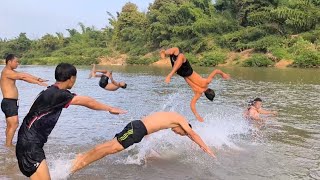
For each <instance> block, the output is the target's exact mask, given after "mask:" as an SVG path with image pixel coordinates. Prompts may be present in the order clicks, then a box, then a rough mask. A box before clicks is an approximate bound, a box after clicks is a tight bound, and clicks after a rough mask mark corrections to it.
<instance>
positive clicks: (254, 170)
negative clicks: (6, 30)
mask: <svg viewBox="0 0 320 180" xmlns="http://www.w3.org/2000/svg"><path fill="white" fill-rule="evenodd" d="M99 67H101V68H107V69H111V70H113V71H114V78H115V80H125V81H126V83H127V84H128V88H127V89H125V90H123V89H120V90H118V91H116V92H108V91H105V90H103V89H101V88H100V87H99V86H98V79H87V77H88V74H89V67H78V79H77V82H76V85H75V87H74V88H73V89H72V92H75V93H76V94H78V95H88V96H91V97H94V98H96V99H97V100H99V101H101V102H104V103H106V104H110V105H113V106H118V107H121V108H123V109H126V110H128V114H126V115H120V116H115V115H110V114H108V113H105V112H97V111H92V110H89V109H86V108H84V107H75V106H73V107H72V106H71V107H69V108H68V109H65V110H63V113H62V115H61V117H60V119H59V121H58V123H57V125H56V127H55V129H54V130H53V131H52V133H51V135H50V137H49V140H48V143H47V144H46V145H45V148H44V150H45V152H46V157H47V161H48V163H49V169H50V171H51V175H52V178H53V179H66V178H68V179H95V180H98V179H215V180H219V179H230V180H233V179H254V180H256V179H262V180H263V179H266V180H270V179H320V167H319V166H320V125H319V117H320V111H319V107H320V106H319V105H320V99H319V95H320V78H319V77H320V70H318V69H281V70H280V69H271V68H268V69H267V68H266V69H264V68H257V69H255V68H227V69H224V70H225V71H226V72H228V73H230V74H231V76H232V79H231V80H229V81H224V80H222V79H221V78H215V79H214V81H213V83H212V84H211V85H210V87H211V88H212V89H215V91H216V94H217V96H216V98H215V100H214V101H213V102H210V101H208V100H207V99H206V98H205V97H202V98H201V99H200V100H199V102H198V104H197V109H198V111H199V113H200V114H201V115H202V116H203V117H204V118H205V122H204V123H199V122H197V121H196V120H195V118H194V116H193V114H192V112H191V110H190V108H189V103H190V100H191V98H192V96H193V94H192V91H191V90H190V89H189V88H188V86H187V85H186V83H185V82H184V80H183V79H182V78H180V77H178V76H174V77H173V78H172V81H171V84H169V85H167V84H165V83H164V79H165V76H166V74H167V73H168V72H169V71H170V69H167V68H156V67H149V66H127V67H102V66H99ZM18 70H19V71H24V72H28V73H31V74H34V75H37V76H40V77H42V78H46V79H49V80H50V83H51V84H52V83H54V67H44V66H21V67H20V68H19V69H18ZM212 70H213V68H196V71H197V72H199V73H200V74H201V75H202V76H207V75H208V74H209V73H210V72H211V71H212ZM17 86H18V88H19V92H20V109H19V118H20V122H21V121H22V119H23V117H24V116H25V115H26V113H27V112H28V110H29V108H30V106H31V104H32V102H33V100H34V98H35V97H36V95H37V94H38V93H39V92H40V91H41V90H42V89H43V88H42V87H39V86H37V85H31V84H28V83H25V82H17ZM255 97H260V98H262V99H263V100H264V107H265V108H266V109H273V110H278V112H279V116H278V117H275V118H273V117H270V118H268V120H267V122H266V126H265V127H264V128H263V129H262V130H261V131H259V132H258V133H255V134H254V135H252V132H253V130H254V128H253V127H252V126H251V125H250V124H248V122H247V121H245V120H244V119H243V118H242V112H243V110H244V108H245V107H246V104H247V102H248V100H250V99H253V98H255ZM155 111H176V112H179V113H181V114H183V115H185V116H186V117H187V118H188V119H189V121H190V122H191V124H192V125H193V127H194V130H195V131H196V132H198V133H199V134H200V136H201V137H203V139H204V141H205V142H207V144H208V145H209V146H210V147H211V148H212V149H213V150H214V151H215V152H216V154H217V159H212V158H210V157H209V156H208V155H206V154H205V153H203V152H202V151H201V150H200V149H199V148H198V147H197V146H195V145H193V143H192V142H191V141H190V140H189V139H188V138H186V137H180V136H176V135H175V134H174V133H173V132H171V131H170V130H164V131H161V132H159V133H156V134H153V135H151V136H150V137H148V138H145V139H144V140H142V142H141V143H140V144H137V145H134V146H132V147H131V148H129V149H128V150H125V151H123V152H121V153H119V154H115V155H110V156H108V157H105V158H103V159H102V160H100V161H98V162H95V163H94V164H92V165H91V166H89V167H87V168H86V169H84V170H82V171H79V172H78V173H76V174H74V175H72V176H67V175H68V173H67V169H68V168H69V167H70V164H71V160H72V159H73V158H74V156H75V155H76V154H77V153H80V152H84V151H87V150H89V149H90V148H92V147H94V145H96V144H99V143H103V142H105V141H106V140H109V139H111V138H113V136H114V134H116V133H118V132H119V131H121V130H122V129H123V127H124V126H125V125H126V124H127V123H128V122H130V121H131V120H135V119H140V118H141V117H143V116H145V115H148V114H150V113H151V112H155ZM4 132H5V118H4V114H2V113H1V115H0V144H1V145H0V179H26V178H25V177H24V176H22V175H21V173H20V171H19V170H18V166H17V162H16V159H15V155H14V152H13V151H12V150H8V149H6V148H4V147H3V145H2V144H4ZM15 142H16V139H15ZM152 150H156V151H157V152H158V153H159V154H160V155H161V158H154V157H153V158H151V159H150V158H146V156H153V155H152V153H151V155H150V152H151V151H152Z"/></svg>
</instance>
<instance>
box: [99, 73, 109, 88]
mask: <svg viewBox="0 0 320 180" xmlns="http://www.w3.org/2000/svg"><path fill="white" fill-rule="evenodd" d="M108 81H109V77H108V76H106V75H102V76H101V78H100V81H99V86H100V87H102V88H103V89H104V88H105V87H106V86H107V85H108Z"/></svg>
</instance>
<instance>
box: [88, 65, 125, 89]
mask: <svg viewBox="0 0 320 180" xmlns="http://www.w3.org/2000/svg"><path fill="white" fill-rule="evenodd" d="M97 73H100V74H97ZM92 77H100V81H99V86H100V87H101V88H103V89H105V90H108V91H116V90H118V89H119V88H123V89H125V88H127V84H126V83H124V82H117V81H115V80H114V79H113V77H112V72H111V71H107V70H96V65H95V64H93V67H92V70H91V72H90V75H89V78H92ZM109 79H110V80H111V83H109Z"/></svg>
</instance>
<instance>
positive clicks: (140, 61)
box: [126, 56, 159, 65]
mask: <svg viewBox="0 0 320 180" xmlns="http://www.w3.org/2000/svg"><path fill="white" fill-rule="evenodd" d="M158 59H159V58H158V57H155V56H151V57H140V56H131V57H129V58H128V59H127V61H126V62H127V64H137V65H149V64H151V63H154V62H156V61H157V60H158Z"/></svg>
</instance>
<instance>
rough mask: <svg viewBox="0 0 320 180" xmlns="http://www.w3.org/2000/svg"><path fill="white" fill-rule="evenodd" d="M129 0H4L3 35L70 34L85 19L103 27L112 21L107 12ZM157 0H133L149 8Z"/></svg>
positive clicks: (0, 5) (0, 29)
mask: <svg viewBox="0 0 320 180" xmlns="http://www.w3.org/2000/svg"><path fill="white" fill-rule="evenodd" d="M128 1H129V0H113V1H112V0H1V3H0V38H2V39H4V38H7V39H12V38H14V37H17V36H18V35H19V33H20V32H25V33H27V36H28V37H29V38H32V39H35V38H40V37H41V36H43V35H45V34H47V33H49V34H54V33H56V32H62V33H64V34H67V33H66V29H71V28H77V29H78V23H79V22H82V23H84V24H85V25H86V26H95V27H96V28H97V29H101V28H103V27H105V26H106V25H107V24H108V15H107V13H106V11H109V12H111V13H112V14H114V15H115V14H116V12H117V11H121V8H122V6H123V5H124V4H125V3H126V2H128ZM153 1H154V0H130V2H132V3H135V4H137V5H138V7H139V9H140V10H141V11H147V9H148V6H149V3H152V2H153Z"/></svg>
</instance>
